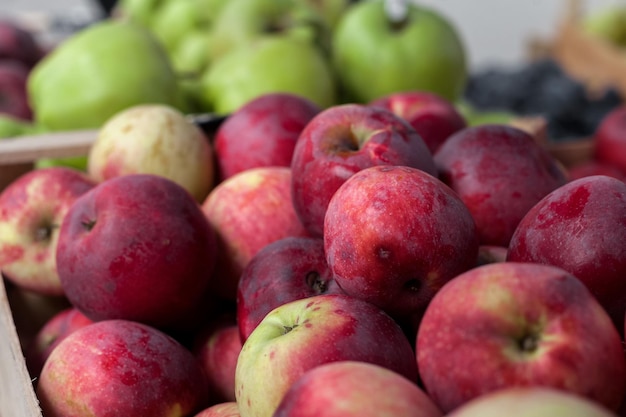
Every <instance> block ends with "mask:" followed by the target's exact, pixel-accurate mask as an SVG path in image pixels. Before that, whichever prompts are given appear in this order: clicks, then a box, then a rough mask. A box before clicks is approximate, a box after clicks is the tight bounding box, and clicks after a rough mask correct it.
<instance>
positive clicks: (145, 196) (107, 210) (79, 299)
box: [56, 174, 217, 328]
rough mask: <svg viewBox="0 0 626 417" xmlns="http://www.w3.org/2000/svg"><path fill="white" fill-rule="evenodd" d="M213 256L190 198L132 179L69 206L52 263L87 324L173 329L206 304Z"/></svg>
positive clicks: (208, 231)
mask: <svg viewBox="0 0 626 417" xmlns="http://www.w3.org/2000/svg"><path fill="white" fill-rule="evenodd" d="M216 256H217V243H216V238H215V232H214V231H213V229H212V228H211V226H210V225H209V223H208V222H207V220H206V218H205V217H204V214H203V213H202V210H201V208H200V205H199V204H198V203H197V202H196V201H195V200H194V199H193V197H192V196H191V194H189V193H188V192H187V191H186V190H185V189H184V188H183V187H182V186H180V185H178V184H177V183H175V182H173V181H171V180H168V179H166V178H164V177H161V176H157V175H151V174H129V175H123V176H120V177H116V178H112V179H110V180H107V181H104V182H102V183H100V184H99V185H98V186H96V187H94V188H93V189H92V190H90V191H89V192H87V193H85V194H84V195H82V196H81V197H80V198H79V199H77V200H76V201H75V202H74V204H73V205H72V206H71V207H70V209H69V211H68V213H67V215H66V217H65V219H64V221H63V223H62V225H61V231H60V233H59V244H58V246H57V257H56V259H57V265H58V271H59V278H60V279H61V284H62V286H63V289H64V291H65V294H66V295H67V298H68V299H69V300H70V302H71V303H72V304H73V305H74V306H76V307H77V308H78V309H79V310H81V311H82V312H83V313H84V314H85V315H86V316H87V317H89V318H91V319H92V320H103V319H127V320H135V321H139V322H142V323H146V324H150V325H153V326H155V327H159V328H165V327H168V328H169V327H171V328H174V327H176V325H177V323H178V322H180V321H182V320H183V319H184V318H187V314H188V313H189V312H190V311H193V310H194V308H195V307H196V304H197V303H199V302H201V301H202V300H204V298H203V297H204V293H205V291H206V290H207V288H208V285H209V283H210V281H211V278H212V276H213V270H214V266H215V259H216Z"/></svg>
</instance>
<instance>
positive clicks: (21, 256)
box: [0, 167, 97, 295]
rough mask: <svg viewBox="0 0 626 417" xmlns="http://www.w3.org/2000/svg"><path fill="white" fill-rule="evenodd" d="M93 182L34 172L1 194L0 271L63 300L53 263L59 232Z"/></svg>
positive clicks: (58, 172)
mask: <svg viewBox="0 0 626 417" xmlns="http://www.w3.org/2000/svg"><path fill="white" fill-rule="evenodd" d="M96 185H97V183H96V182H95V181H94V180H93V179H92V178H90V177H89V176H87V175H86V174H85V173H84V172H80V171H78V170H74V169H71V168H63V167H52V168H45V169H39V170H32V171H28V172H26V173H24V174H23V175H21V176H19V177H18V178H17V179H15V180H14V181H12V182H11V183H10V184H9V185H8V186H7V187H6V188H5V189H4V190H2V192H1V193H0V271H2V275H3V276H4V277H5V278H6V279H8V280H9V281H11V282H13V283H14V284H16V285H18V286H20V287H22V288H25V289H28V290H30V291H34V292H38V293H40V294H46V295H63V294H64V290H63V288H62V285H61V281H60V279H59V275H58V272H57V264H56V259H55V254H56V248H57V244H58V240H59V227H60V226H61V223H62V221H63V219H64V218H65V216H66V214H67V212H68V210H69V209H70V207H71V206H72V205H73V203H74V202H75V201H76V200H77V199H78V198H79V197H80V196H82V195H83V194H85V193H86V192H88V191H90V190H91V189H93V188H94V187H95V186H96Z"/></svg>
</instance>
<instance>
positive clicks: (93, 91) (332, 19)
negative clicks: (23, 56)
mask: <svg viewBox="0 0 626 417" xmlns="http://www.w3.org/2000/svg"><path fill="white" fill-rule="evenodd" d="M390 3H391V2H387V1H384V0H375V1H358V2H356V1H349V0H325V1H312V0H229V1H226V0H125V1H121V2H120V3H119V5H118V6H117V9H116V10H115V11H114V13H113V14H112V16H111V17H110V18H107V19H105V20H104V21H99V22H96V23H95V24H92V25H91V26H88V27H86V28H85V29H82V30H81V31H79V32H77V33H75V34H74V35H73V36H71V37H69V38H68V39H66V40H65V41H63V42H62V43H61V44H60V45H58V46H57V48H56V49H55V50H54V51H52V53H50V54H49V56H47V57H46V59H44V60H42V62H41V63H40V64H39V65H38V66H37V68H35V70H34V72H33V75H32V76H31V79H30V80H29V94H30V99H31V102H32V106H33V111H34V113H35V119H36V122H37V123H38V124H40V125H41V126H42V128H43V129H44V130H54V131H59V130H61V131H62V130H73V129H84V128H98V127H100V126H101V125H102V124H103V122H104V121H105V120H107V119H108V118H110V117H111V116H112V115H113V114H115V113H117V112H119V111H121V110H123V109H125V108H128V107H131V106H132V105H136V104H141V103H159V104H166V105H170V106H173V107H175V108H177V109H179V110H181V111H182V112H184V113H206V112H212V113H218V114H229V113H231V112H233V111H234V110H236V109H237V108H239V107H240V106H241V105H242V104H243V103H245V102H247V101H249V100H251V99H252V98H254V97H257V96H259V95H261V94H264V93H270V92H288V93H294V94H298V95H300V96H303V97H306V98H308V99H310V100H312V101H313V102H314V103H316V104H318V105H319V106H321V107H324V108H325V107H329V106H331V105H334V104H338V103H341V102H368V101H371V100H373V99H374V98H377V97H380V96H382V95H384V94H388V93H390V92H394V91H406V90H427V91H432V92H434V93H438V94H439V95H441V96H442V97H444V98H446V99H449V100H456V99H457V98H458V97H459V96H460V94H461V92H462V90H463V88H464V85H465V81H466V75H467V57H466V50H465V48H464V45H463V43H462V39H461V37H460V35H459V33H457V31H456V28H455V27H454V26H453V25H452V24H451V22H449V21H448V20H447V19H446V18H445V17H444V16H442V15H441V13H439V12H437V11H434V10H431V9H428V8H426V7H423V6H421V5H419V4H416V3H409V2H404V4H403V7H404V10H402V13H401V14H400V15H399V17H392V15H391V14H390V13H389V12H387V11H386V7H388V6H389V4H390Z"/></svg>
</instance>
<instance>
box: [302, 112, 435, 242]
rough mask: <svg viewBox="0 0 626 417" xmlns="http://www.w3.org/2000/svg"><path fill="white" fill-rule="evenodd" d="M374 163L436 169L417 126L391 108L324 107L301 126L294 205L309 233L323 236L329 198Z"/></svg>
mask: <svg viewBox="0 0 626 417" xmlns="http://www.w3.org/2000/svg"><path fill="white" fill-rule="evenodd" d="M375 165H405V166H410V167H413V168H418V169H421V170H423V171H425V172H427V173H429V174H431V175H436V173H437V171H436V168H435V164H434V162H433V158H432V155H431V153H430V151H429V150H428V147H427V146H426V144H425V143H424V141H423V140H422V138H421V137H420V136H419V135H418V134H417V132H416V131H415V129H413V127H412V126H411V125H410V124H409V123H408V122H407V121H406V120H404V119H402V118H401V117H399V116H396V115H395V114H393V113H392V112H391V111H389V110H385V109H382V108H379V107H370V106H365V105H358V104H344V105H338V106H333V107H330V108H327V109H325V110H324V111H322V112H321V113H319V114H318V115H317V116H315V117H314V118H313V119H312V120H311V121H310V122H309V123H308V124H307V126H306V127H305V128H304V130H303V131H302V133H301V134H300V137H299V138H298V141H297V143H296V147H295V149H294V154H293V159H292V161H291V169H292V171H293V179H292V187H291V188H292V194H293V205H294V208H295V210H296V213H297V214H298V216H299V218H300V220H301V221H302V223H303V224H304V226H305V227H306V229H307V230H308V231H309V232H310V233H311V235H313V236H322V233H323V228H324V215H325V213H326V208H327V207H328V202H329V201H330V198H331V197H332V195H333V194H334V193H335V191H337V189H338V188H339V186H340V185H341V184H343V183H344V181H346V180H347V179H348V178H349V177H351V176H352V175H354V174H355V173H356V172H358V171H360V170H362V169H364V168H368V167H371V166H375Z"/></svg>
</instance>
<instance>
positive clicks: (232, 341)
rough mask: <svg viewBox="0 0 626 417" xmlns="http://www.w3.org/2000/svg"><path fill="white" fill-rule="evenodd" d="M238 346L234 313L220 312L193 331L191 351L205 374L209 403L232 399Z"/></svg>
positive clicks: (239, 339)
mask: <svg viewBox="0 0 626 417" xmlns="http://www.w3.org/2000/svg"><path fill="white" fill-rule="evenodd" d="M242 346H243V343H242V341H241V338H240V337H239V327H238V326H237V320H236V318H235V315H234V314H232V315H231V314H223V315H220V316H219V317H217V318H214V319H213V320H212V321H211V322H210V323H209V324H208V325H206V326H205V327H204V328H202V329H201V330H200V331H198V332H197V333H196V336H195V338H194V341H193V348H192V352H193V354H194V356H195V357H196V358H197V359H198V361H199V362H200V364H201V365H202V368H203V369H204V373H205V375H206V376H207V381H208V385H209V389H208V392H209V395H208V397H209V399H210V402H211V403H213V404H216V403H221V402H231V401H235V368H236V367H237V358H238V357H239V352H241V347H242Z"/></svg>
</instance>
